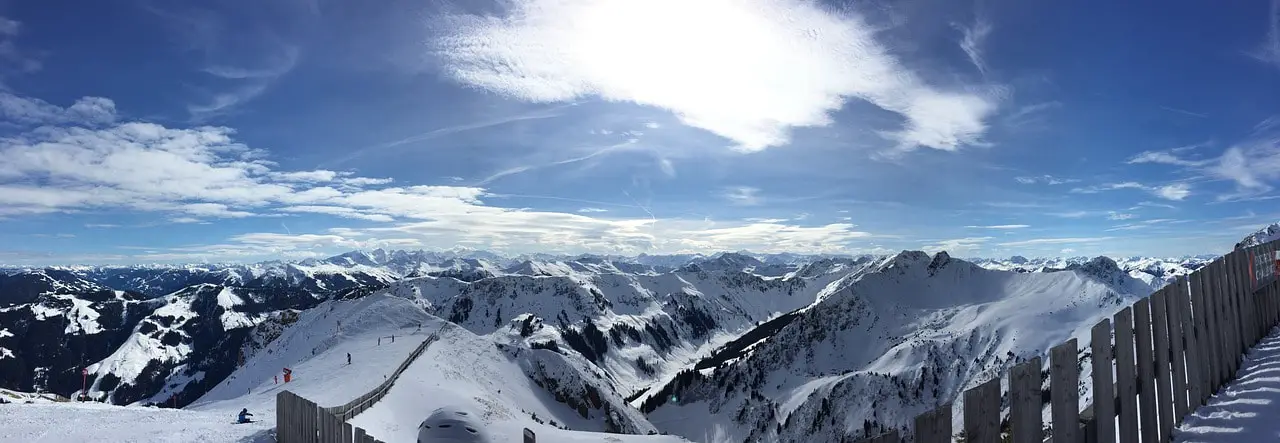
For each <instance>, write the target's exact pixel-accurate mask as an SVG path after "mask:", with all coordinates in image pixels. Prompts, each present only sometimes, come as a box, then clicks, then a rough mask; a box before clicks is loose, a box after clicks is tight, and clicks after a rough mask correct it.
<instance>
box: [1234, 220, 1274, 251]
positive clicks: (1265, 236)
mask: <svg viewBox="0 0 1280 443" xmlns="http://www.w3.org/2000/svg"><path fill="white" fill-rule="evenodd" d="M1278 239H1280V222H1276V223H1272V224H1271V225H1269V226H1267V227H1265V228H1262V229H1259V230H1258V231H1257V232H1254V233H1252V234H1249V235H1248V236H1245V238H1244V239H1243V240H1240V242H1239V243H1236V249H1244V248H1248V247H1253V246H1257V245H1260V244H1263V243H1267V242H1270V241H1272V240H1278Z"/></svg>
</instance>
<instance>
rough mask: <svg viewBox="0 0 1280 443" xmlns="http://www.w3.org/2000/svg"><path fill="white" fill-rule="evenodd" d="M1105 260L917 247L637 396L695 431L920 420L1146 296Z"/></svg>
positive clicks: (739, 435)
mask: <svg viewBox="0 0 1280 443" xmlns="http://www.w3.org/2000/svg"><path fill="white" fill-rule="evenodd" d="M1095 265H1099V266H1095V267H1090V266H1083V267H1080V268H1078V269H1073V270H1070V271H1062V272H1052V273H1014V272H1006V271H992V270H987V269H983V268H981V267H979V266H976V265H974V264H971V263H968V262H965V261H962V260H957V259H952V258H950V257H949V256H947V255H946V254H945V253H939V254H937V255H935V256H933V257H929V256H928V255H926V254H924V253H921V252H904V253H902V254H899V255H897V256H895V257H891V258H888V259H885V260H883V261H881V262H879V263H877V264H876V265H875V266H874V267H873V268H871V269H867V270H865V272H860V273H855V274H851V275H850V276H849V278H847V279H844V280H841V281H839V282H837V283H835V284H834V285H833V286H832V287H829V288H827V289H826V290H825V291H824V292H825V294H824V296H822V297H820V301H819V302H818V303H816V304H814V305H812V306H809V307H806V308H804V309H802V310H799V311H797V312H796V313H795V314H794V318H790V319H786V320H785V322H783V324H781V325H779V324H766V325H762V326H761V327H762V328H768V329H769V330H768V331H766V332H762V333H758V334H753V337H752V339H751V340H748V342H747V343H738V344H735V346H733V347H730V348H732V349H726V350H722V351H721V352H720V353H718V354H717V355H716V356H714V357H713V358H712V361H710V362H708V363H705V364H701V365H697V366H695V368H699V369H698V370H695V371H684V372H681V373H680V374H678V375H677V376H676V377H674V379H673V380H672V381H671V382H670V383H667V384H666V385H663V386H661V387H660V388H655V389H654V390H652V391H650V392H647V393H645V395H643V396H641V397H640V398H638V399H637V400H636V403H639V404H641V405H642V410H645V411H652V413H650V414H649V418H650V420H651V421H652V422H653V423H654V425H656V426H657V427H658V428H659V429H662V430H664V431H669V432H671V433H673V434H679V435H684V436H686V437H689V438H692V439H694V440H695V441H707V442H711V441H765V442H774V441H842V440H843V439H857V438H860V437H863V436H866V435H868V434H874V433H875V432H876V431H877V430H879V429H885V428H905V427H909V423H910V421H911V420H912V419H913V418H914V417H915V416H916V415H917V414H919V413H922V412H925V411H926V410H928V409H931V408H933V407H936V406H937V405H939V404H943V403H946V402H950V401H953V400H955V399H956V397H957V396H959V394H960V393H961V392H963V390H964V389H966V388H968V387H971V386H972V385H974V384H975V382H980V381H984V380H986V379H989V378H991V377H994V376H996V375H997V374H999V373H1001V371H1004V370H1005V369H1007V368H1009V367H1011V366H1012V365H1013V364H1015V363H1016V362H1018V361H1021V360H1022V359H1025V358H1030V357H1032V356H1036V355H1044V354H1045V353H1047V351H1048V348H1049V347H1050V346H1052V345H1054V344H1057V343H1060V342H1062V341H1063V340H1065V339H1067V338H1068V337H1071V336H1077V337H1084V336H1087V334H1088V330H1089V328H1090V327H1091V326H1092V325H1093V324H1094V323H1095V322H1096V321H1097V320H1099V319H1101V318H1103V317H1106V316H1109V315H1111V314H1112V313H1113V311H1114V310H1115V309H1118V308H1119V306H1120V305H1121V304H1122V303H1124V302H1126V301H1128V300H1131V299H1135V298H1137V297H1140V296H1144V295H1146V293H1145V292H1142V293H1126V292H1123V290H1126V289H1131V290H1132V289H1138V290H1145V288H1146V285H1144V284H1142V282H1140V281H1136V280H1133V279H1131V278H1129V277H1127V276H1126V275H1124V274H1123V273H1116V272H1115V270H1114V269H1113V268H1114V263H1109V264H1108V263H1095ZM1097 271H1110V272H1097ZM703 368H705V369H703ZM1086 398H1087V396H1086ZM673 399H674V401H673Z"/></svg>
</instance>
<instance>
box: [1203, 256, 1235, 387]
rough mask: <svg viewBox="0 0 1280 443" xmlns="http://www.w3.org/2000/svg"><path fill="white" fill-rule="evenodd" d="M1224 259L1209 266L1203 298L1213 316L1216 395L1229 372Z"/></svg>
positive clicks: (1211, 331) (1214, 383)
mask: <svg viewBox="0 0 1280 443" xmlns="http://www.w3.org/2000/svg"><path fill="white" fill-rule="evenodd" d="M1223 260H1224V259H1221V258H1220V259H1218V260H1215V261H1214V262H1213V263H1211V264H1210V265H1209V266H1210V267H1209V273H1208V274H1207V275H1206V276H1207V277H1209V288H1208V291H1206V292H1205V296H1206V297H1207V298H1209V305H1210V306H1211V309H1212V312H1213V314H1212V315H1213V316H1212V317H1211V322H1212V323H1213V328H1212V329H1211V330H1210V331H1209V332H1210V333H1212V334H1213V345H1214V355H1213V357H1214V361H1216V362H1217V367H1216V368H1215V369H1214V374H1213V392H1214V393H1217V392H1218V389H1219V388H1221V387H1222V380H1223V379H1225V378H1226V374H1227V373H1228V372H1230V371H1231V368H1230V365H1229V364H1228V363H1227V326H1226V323H1227V310H1226V299H1227V296H1226V292H1227V291H1226V287H1225V286H1224V283H1223V281H1224V280H1226V279H1225V278H1223V276H1222V274H1223V270H1224V269H1225V268H1226V266H1225V263H1224V261H1223Z"/></svg>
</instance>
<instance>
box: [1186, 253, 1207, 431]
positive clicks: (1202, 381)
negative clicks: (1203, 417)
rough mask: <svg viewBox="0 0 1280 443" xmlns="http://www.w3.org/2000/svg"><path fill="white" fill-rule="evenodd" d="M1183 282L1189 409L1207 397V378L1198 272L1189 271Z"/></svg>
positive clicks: (1197, 405) (1194, 407)
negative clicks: (1185, 307)
mask: <svg viewBox="0 0 1280 443" xmlns="http://www.w3.org/2000/svg"><path fill="white" fill-rule="evenodd" d="M1181 280H1182V282H1183V287H1182V291H1183V295H1184V296H1185V297H1186V299H1187V301H1188V304H1186V305H1185V306H1187V307H1188V309H1187V310H1185V311H1183V312H1182V318H1183V320H1182V321H1183V323H1184V324H1185V325H1186V327H1187V330H1186V332H1187V334H1186V335H1187V340H1188V341H1187V346H1188V348H1187V383H1188V384H1189V385H1190V386H1189V390H1190V396H1189V406H1190V410H1195V409H1196V408H1198V407H1200V406H1201V405H1203V404H1204V400H1205V398H1206V397H1207V395H1206V394H1205V391H1206V390H1207V389H1208V378H1207V377H1206V375H1205V374H1206V372H1205V371H1206V369H1207V365H1206V360H1207V359H1206V358H1205V357H1204V327H1203V323H1202V321H1201V320H1203V319H1204V314H1203V312H1201V311H1202V310H1203V309H1204V305H1203V304H1202V301H1201V300H1200V288H1199V287H1198V285H1199V284H1200V276H1199V274H1198V273H1194V272H1193V273H1191V275H1189V276H1187V278H1185V279H1181Z"/></svg>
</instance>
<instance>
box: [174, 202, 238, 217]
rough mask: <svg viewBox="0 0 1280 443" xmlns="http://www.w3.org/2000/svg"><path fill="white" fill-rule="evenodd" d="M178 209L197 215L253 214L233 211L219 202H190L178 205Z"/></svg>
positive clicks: (233, 215)
mask: <svg viewBox="0 0 1280 443" xmlns="http://www.w3.org/2000/svg"><path fill="white" fill-rule="evenodd" d="M178 209H179V210H181V211H182V212H185V213H187V214H191V215H194V216H197V217H215V218H243V217H251V216H253V213H252V212H245V211H233V210H230V209H228V208H227V205H224V204H221V203H190V204H185V205H182V206H179V207H178Z"/></svg>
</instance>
